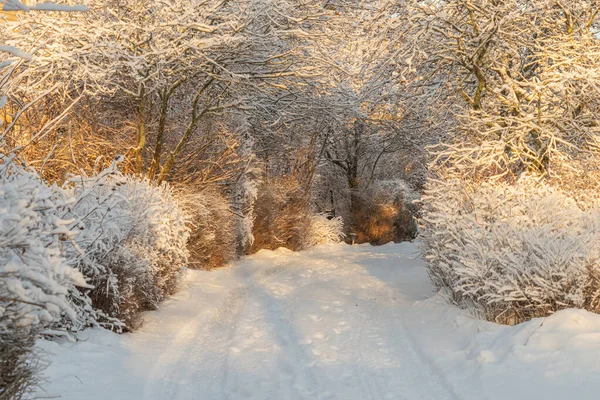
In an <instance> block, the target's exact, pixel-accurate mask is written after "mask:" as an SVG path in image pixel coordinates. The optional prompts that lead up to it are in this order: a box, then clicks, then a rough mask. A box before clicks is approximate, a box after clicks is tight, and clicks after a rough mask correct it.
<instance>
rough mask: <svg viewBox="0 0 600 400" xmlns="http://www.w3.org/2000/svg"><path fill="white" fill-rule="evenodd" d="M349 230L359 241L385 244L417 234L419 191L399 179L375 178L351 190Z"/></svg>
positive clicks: (412, 237)
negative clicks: (371, 181)
mask: <svg viewBox="0 0 600 400" xmlns="http://www.w3.org/2000/svg"><path fill="white" fill-rule="evenodd" d="M352 196H353V198H352V210H351V213H352V224H351V227H350V228H351V231H352V233H354V234H356V235H357V241H358V242H359V243H366V242H369V243H372V244H377V245H379V244H385V243H388V242H392V241H393V242H401V241H404V240H412V239H414V238H415V236H416V235H417V222H416V219H415V217H416V215H417V211H418V210H417V207H416V206H415V205H414V204H413V200H415V199H417V198H418V194H417V193H416V192H415V191H414V190H413V189H412V188H411V187H410V186H409V185H408V184H407V183H406V182H404V181H402V180H387V181H377V182H374V183H372V184H371V185H369V186H368V187H367V188H366V189H365V188H361V187H359V188H356V189H355V190H354V192H353V193H352Z"/></svg>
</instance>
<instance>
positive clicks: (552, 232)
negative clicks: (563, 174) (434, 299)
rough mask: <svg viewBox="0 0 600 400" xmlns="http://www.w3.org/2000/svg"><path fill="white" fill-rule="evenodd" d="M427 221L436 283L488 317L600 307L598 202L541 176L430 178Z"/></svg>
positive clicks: (426, 241) (513, 319)
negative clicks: (508, 180)
mask: <svg viewBox="0 0 600 400" xmlns="http://www.w3.org/2000/svg"><path fill="white" fill-rule="evenodd" d="M590 199H593V197H590ZM421 224H422V234H421V238H422V239H421V240H422V245H423V252H424V256H425V259H426V262H427V267H428V270H429V273H430V276H431V278H432V280H433V282H434V283H435V284H436V286H438V287H440V288H444V289H447V290H448V291H449V293H450V294H451V296H452V298H453V300H454V301H455V302H456V303H458V304H460V305H462V306H467V307H474V308H475V309H476V310H477V311H478V312H479V313H480V314H481V315H482V316H483V317H485V318H487V319H490V320H496V321H498V322H503V323H517V322H520V321H524V320H527V319H530V318H532V317H537V316H544V315H548V314H550V313H552V312H554V311H557V310H560V309H563V308H569V307H577V308H585V309H588V310H590V311H594V312H598V311H600V209H598V208H595V207H593V206H592V205H590V206H589V207H585V206H582V205H578V204H577V203H576V202H575V201H574V200H573V199H572V198H570V197H569V196H567V195H566V194H565V193H563V192H561V191H560V190H558V189H555V188H553V187H551V186H549V185H548V184H546V183H544V182H543V181H541V180H539V179H536V178H533V177H528V176H524V177H522V178H521V179H520V180H519V181H518V182H517V184H515V185H509V184H503V183H500V184H492V183H472V182H465V181H462V180H457V179H450V180H446V181H430V182H429V183H428V186H427V189H426V193H425V196H424V198H423V217H422V219H421Z"/></svg>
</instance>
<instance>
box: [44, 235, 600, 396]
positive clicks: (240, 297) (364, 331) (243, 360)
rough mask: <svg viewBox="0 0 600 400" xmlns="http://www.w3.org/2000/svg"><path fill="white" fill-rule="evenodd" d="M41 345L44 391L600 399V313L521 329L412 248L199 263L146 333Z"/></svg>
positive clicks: (91, 335) (325, 250)
mask: <svg viewBox="0 0 600 400" xmlns="http://www.w3.org/2000/svg"><path fill="white" fill-rule="evenodd" d="M80 339H81V341H79V342H77V343H63V344H60V345H59V344H57V343H54V342H40V344H39V346H40V347H41V348H42V349H43V350H45V351H46V352H47V353H48V359H49V361H51V362H52V364H51V366H50V367H49V368H48V369H47V371H46V373H47V376H48V380H49V381H48V383H47V384H46V386H45V388H46V391H45V392H43V393H39V396H40V397H53V396H58V395H60V396H62V397H61V398H63V399H77V400H87V399H89V400H93V399H103V400H104V399H114V400H116V399H123V400H136V399H144V400H152V399H163V400H178V399H198V400H225V399H228V400H238V399H240V400H241V399H253V400H269V399H271V400H288V399H289V400H292V399H294V400H295V399H298V400H299V399H306V400H313V399H315V400H321V399H322V400H334V399H339V400H380V399H390V400H392V399H393V400H396V399H398V400H428V399H432V400H445V399H453V400H455V399H473V400H483V399H502V400H504V399H513V400H515V399H528V400H529V399H546V400H549V399H550V400H551V399H566V398H577V399H578V400H583V399H597V398H598V389H599V388H600V360H599V358H598V353H599V351H600V316H599V315H595V314H591V313H587V312H585V311H578V310H567V311H562V312H559V313H557V314H555V315H554V316H552V317H550V318H545V319H538V320H533V321H531V322H529V323H526V324H522V325H519V326H516V327H503V326H499V325H495V324H491V323H487V322H482V321H476V320H473V319H472V318H470V317H469V316H468V315H466V314H465V313H464V312H463V311H461V310H459V309H456V308H454V307H450V306H448V305H447V304H446V303H445V302H444V301H443V299H441V298H440V296H438V295H434V293H433V289H432V287H431V285H430V284H429V281H428V278H427V275H426V272H425V270H424V269H423V266H422V262H421V261H419V260H418V259H416V250H415V247H414V245H412V244H400V245H386V246H382V247H371V246H368V245H362V246H347V245H326V246H320V247H317V248H315V249H313V250H310V251H306V252H301V253H292V252H290V251H287V250H283V249H280V250H277V251H275V252H270V251H261V252H260V253H258V254H257V255H255V256H252V257H248V258H246V259H244V260H243V261H241V262H239V263H237V264H236V265H234V266H233V267H230V268H226V269H221V270H217V271H213V272H199V271H190V272H189V274H188V279H187V284H186V287H184V288H183V289H182V291H181V292H180V293H179V294H178V295H177V296H174V297H173V298H172V299H171V300H169V301H168V302H166V303H164V305H163V307H162V309H161V310H159V311H157V312H151V313H147V314H146V315H145V324H144V326H143V327H142V329H141V330H140V331H138V332H136V333H134V334H127V335H121V336H119V335H116V334H112V333H110V332H104V331H100V330H90V331H87V332H84V333H83V334H81V335H80Z"/></svg>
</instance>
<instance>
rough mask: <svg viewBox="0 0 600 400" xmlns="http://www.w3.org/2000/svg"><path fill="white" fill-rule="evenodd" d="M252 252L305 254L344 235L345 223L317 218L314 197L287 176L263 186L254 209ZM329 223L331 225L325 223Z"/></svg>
mask: <svg viewBox="0 0 600 400" xmlns="http://www.w3.org/2000/svg"><path fill="white" fill-rule="evenodd" d="M254 217H255V220H254V229H253V235H254V243H253V245H252V251H258V250H260V249H270V250H273V249H276V248H278V247H286V248H288V249H290V250H294V251H296V250H302V249H306V248H308V247H311V246H314V245H316V244H320V243H325V242H328V241H334V242H337V241H339V240H340V237H341V235H342V231H341V230H340V229H341V228H342V220H341V218H336V219H334V220H332V221H327V219H326V217H324V216H322V215H319V214H316V215H315V212H314V211H313V207H312V204H311V198H310V193H307V191H306V190H305V188H304V187H303V186H302V185H301V184H300V182H298V181H297V180H296V179H295V178H294V177H291V176H283V177H279V178H271V179H268V180H265V181H264V182H262V184H261V186H260V187H259V190H258V198H257V199H256V203H255V206H254ZM325 221H327V222H325Z"/></svg>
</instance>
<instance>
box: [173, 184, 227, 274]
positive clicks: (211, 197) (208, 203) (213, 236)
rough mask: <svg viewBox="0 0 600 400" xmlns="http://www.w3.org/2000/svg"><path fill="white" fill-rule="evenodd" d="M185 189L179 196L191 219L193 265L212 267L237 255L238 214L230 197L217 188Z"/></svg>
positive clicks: (191, 260)
mask: <svg viewBox="0 0 600 400" xmlns="http://www.w3.org/2000/svg"><path fill="white" fill-rule="evenodd" d="M184 191H185V192H184V193H183V194H182V195H180V196H179V198H180V199H181V201H182V203H183V204H184V205H185V210H186V213H187V214H188V215H189V220H190V222H189V225H190V231H191V232H190V239H189V242H188V248H189V251H190V262H189V265H190V268H198V269H202V268H208V269H210V268H215V267H220V266H222V265H224V264H225V263H227V262H228V261H231V260H233V259H235V257H236V255H237V254H236V247H237V239H238V238H237V235H236V218H237V217H236V215H234V213H233V212H232V210H231V209H230V206H229V203H228V202H227V199H226V198H224V197H223V196H222V195H221V194H220V193H218V192H215V191H199V192H193V193H189V191H190V189H187V188H186V189H184Z"/></svg>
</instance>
